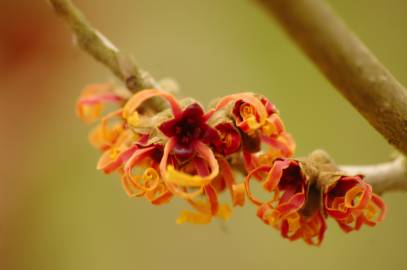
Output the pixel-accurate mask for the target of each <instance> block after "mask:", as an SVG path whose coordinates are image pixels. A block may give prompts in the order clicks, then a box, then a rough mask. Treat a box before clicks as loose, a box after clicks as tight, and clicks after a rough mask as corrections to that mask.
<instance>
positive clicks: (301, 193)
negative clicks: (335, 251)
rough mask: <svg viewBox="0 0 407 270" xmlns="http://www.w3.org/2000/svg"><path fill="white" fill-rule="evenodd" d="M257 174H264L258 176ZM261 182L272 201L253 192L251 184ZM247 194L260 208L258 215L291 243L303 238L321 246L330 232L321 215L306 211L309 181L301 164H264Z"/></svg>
mask: <svg viewBox="0 0 407 270" xmlns="http://www.w3.org/2000/svg"><path fill="white" fill-rule="evenodd" d="M255 175H260V177H259V176H257V177H255ZM253 180H254V181H258V182H260V183H261V186H262V188H263V190H264V191H266V192H267V193H268V194H270V195H269V199H268V200H261V199H259V198H257V197H256V196H255V195H254V194H253V193H252V191H251V181H253ZM245 186H246V191H247V195H248V197H249V199H250V201H251V202H252V203H254V204H255V205H256V206H257V216H258V217H259V218H260V219H261V220H262V221H263V222H264V223H265V224H267V225H270V226H271V227H273V228H275V229H277V230H279V231H280V233H281V235H282V236H283V237H284V238H287V239H289V240H297V239H303V240H304V241H305V242H307V243H308V244H311V245H319V244H320V243H321V241H322V240H323V237H324V233H325V230H326V224H325V220H324V218H323V217H322V215H321V212H320V211H318V210H316V211H313V212H312V213H307V214H305V212H303V211H302V210H303V209H304V207H305V203H306V199H307V198H306V197H307V195H308V194H307V191H308V189H309V180H308V179H307V177H306V175H305V174H304V172H303V171H302V168H301V165H300V162H299V161H296V160H291V159H282V158H279V159H276V160H274V162H273V164H272V165H262V166H260V167H258V168H256V169H254V170H252V171H251V172H250V173H249V174H248V175H247V177H246V180H245Z"/></svg>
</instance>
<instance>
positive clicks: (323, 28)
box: [49, 0, 407, 193]
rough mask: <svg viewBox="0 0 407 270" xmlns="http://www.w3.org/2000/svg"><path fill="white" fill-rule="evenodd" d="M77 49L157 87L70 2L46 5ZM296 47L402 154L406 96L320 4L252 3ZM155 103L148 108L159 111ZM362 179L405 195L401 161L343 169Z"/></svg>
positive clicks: (133, 83) (133, 82) (311, 0)
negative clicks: (260, 7)
mask: <svg viewBox="0 0 407 270" xmlns="http://www.w3.org/2000/svg"><path fill="white" fill-rule="evenodd" d="M49 1H50V3H51V5H52V6H53V8H54V10H55V12H56V13H57V14H58V15H59V16H60V17H61V18H62V19H63V20H64V21H65V22H66V23H67V25H68V26H69V27H70V28H71V30H72V32H73V33H74V36H75V39H76V42H77V44H78V45H79V47H80V48H82V49H83V50H84V51H86V52H87V53H89V54H90V55H92V56H93V57H94V58H95V59H96V60H98V61H99V62H101V63H102V64H103V65H105V66H106V67H108V68H109V69H110V70H111V71H112V72H113V74H115V75H116V76H117V77H118V78H119V79H120V80H122V81H123V82H124V83H125V84H126V86H127V88H129V89H130V90H132V91H138V90H141V89H145V88H151V87H159V85H158V83H156V82H155V81H154V79H153V78H152V77H151V76H150V75H148V73H145V72H142V71H141V70H140V69H139V68H138V67H137V66H136V65H135V64H134V61H133V60H132V59H131V58H129V57H126V56H124V55H123V54H122V53H121V52H120V51H119V49H117V48H116V47H115V46H114V45H113V44H112V43H111V42H110V41H109V40H108V39H107V38H106V37H104V36H103V35H102V34H101V33H100V32H98V31H97V30H95V29H94V28H93V27H92V26H91V25H90V24H89V23H88V22H87V20H86V19H85V17H84V16H83V14H82V13H81V12H80V11H79V9H78V8H77V7H75V6H74V4H73V3H72V2H71V1H70V0H49ZM257 1H259V2H261V3H262V4H263V5H264V6H265V7H266V8H267V9H268V10H269V11H271V12H272V14H273V15H274V16H275V17H276V18H277V20H278V21H279V22H280V23H281V24H282V26H283V27H284V28H285V29H286V30H287V32H288V33H289V35H291V36H292V37H293V39H294V40H295V41H296V42H297V43H298V44H299V45H300V47H301V48H303V49H304V51H305V52H306V53H307V54H308V56H309V57H310V58H311V59H312V60H313V61H314V62H315V64H316V65H317V66H318V67H319V68H320V69H321V71H322V72H323V73H324V74H325V75H326V77H327V78H328V79H329V80H330V81H331V82H332V83H333V84H334V85H335V86H336V87H337V89H338V90H339V91H340V92H341V93H342V94H343V95H344V96H345V97H346V98H347V99H348V100H349V101H350V102H351V103H352V104H353V106H354V107H355V108H356V109H358V111H359V112H360V113H361V114H362V115H363V116H364V117H365V118H366V119H367V120H368V121H369V122H370V123H371V124H372V126H374V127H375V128H376V129H377V130H378V131H379V132H380V133H381V134H382V135H383V136H384V137H385V138H386V139H387V140H388V141H389V142H390V143H391V144H393V145H394V146H396V147H397V148H398V149H399V150H400V151H401V152H402V153H403V154H407V125H406V123H407V92H406V90H405V89H404V87H403V86H402V85H401V84H400V83H399V82H398V81H397V80H396V79H395V78H394V77H393V76H392V75H391V74H390V72H389V71H388V70H387V69H386V68H385V67H384V66H383V65H382V64H381V63H380V62H379V61H378V60H377V59H376V58H375V57H374V56H373V55H372V54H371V53H370V52H369V50H368V49H367V48H366V47H365V46H364V45H363V43H362V42H361V41H360V40H359V39H358V38H357V37H356V36H355V35H354V34H353V33H351V32H350V31H349V30H348V29H347V28H346V26H345V25H344V23H343V22H342V21H341V20H340V19H339V18H338V17H337V16H336V15H335V14H334V13H333V12H332V11H331V10H330V9H329V7H328V6H327V5H326V4H325V3H324V2H323V1H321V0H257ZM160 105H161V104H159V103H157V102H156V103H153V105H152V106H156V107H159V106H160ZM340 169H341V170H342V171H344V172H345V173H349V174H364V175H365V176H366V178H365V179H366V181H367V182H369V183H370V184H372V185H373V188H374V189H375V191H377V192H378V193H382V192H387V191H394V190H407V173H406V166H405V161H404V157H400V158H398V159H396V160H394V161H392V162H388V163H383V164H378V165H371V166H343V167H340Z"/></svg>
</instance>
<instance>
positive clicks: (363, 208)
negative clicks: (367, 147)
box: [323, 175, 387, 232]
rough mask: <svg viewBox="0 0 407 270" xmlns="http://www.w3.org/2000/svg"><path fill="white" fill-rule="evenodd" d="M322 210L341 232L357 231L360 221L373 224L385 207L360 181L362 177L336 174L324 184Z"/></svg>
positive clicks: (376, 221)
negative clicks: (336, 175)
mask: <svg viewBox="0 0 407 270" xmlns="http://www.w3.org/2000/svg"><path fill="white" fill-rule="evenodd" d="M323 203H324V209H325V212H326V214H327V215H328V216H330V217H332V218H334V219H335V220H336V221H337V223H338V225H339V226H340V227H341V228H342V229H343V230H344V231H345V232H350V231H353V230H359V229H360V228H361V226H362V225H363V224H366V225H368V226H375V225H376V224H377V223H378V222H380V221H382V220H383V219H384V217H385V214H386V211H387V207H386V205H385V204H384V202H383V200H382V199H381V198H380V197H379V196H378V195H376V194H374V193H373V192H372V187H371V186H370V185H369V184H367V183H365V182H364V181H363V176H361V175H356V176H338V177H337V179H335V180H334V181H333V183H331V184H327V185H326V186H325V190H324V196H323Z"/></svg>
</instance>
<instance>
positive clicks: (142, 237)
mask: <svg viewBox="0 0 407 270" xmlns="http://www.w3.org/2000/svg"><path fill="white" fill-rule="evenodd" d="M74 2H75V3H76V4H77V5H78V6H79V7H80V8H81V9H82V10H83V12H84V13H85V14H86V15H87V17H88V19H89V20H90V21H91V22H92V24H93V25H94V26H96V27H97V28H98V29H99V30H100V31H101V32H103V33H104V34H105V35H106V36H108V37H109V38H110V39H111V40H112V41H113V42H114V43H115V44H116V45H117V46H118V47H120V48H121V49H123V50H124V51H127V52H131V53H132V54H133V55H134V56H135V57H136V59H137V60H138V63H139V64H140V65H141V66H142V67H143V68H144V69H146V70H148V71H149V72H151V73H152V74H153V75H154V76H155V77H156V78H162V77H172V78H175V79H176V80H177V81H178V82H179V84H180V86H181V90H182V93H183V94H185V95H188V96H192V97H194V98H197V99H199V100H201V101H202V103H204V104H205V103H207V102H209V101H210V100H211V99H212V98H214V97H217V96H220V95H226V94H229V93H232V92H236V91H255V92H259V93H262V94H265V95H267V96H268V97H269V98H270V99H271V100H272V102H273V103H274V104H276V105H277V107H278V108H279V109H280V111H281V114H282V117H283V119H284V121H285V123H286V127H287V129H288V130H289V131H290V132H291V133H292V134H293V135H294V137H295V139H296V141H297V145H298V150H297V155H298V156H301V155H306V154H307V153H309V152H311V151H312V150H314V149H317V148H323V149H325V150H327V151H328V152H329V153H330V154H331V155H332V156H333V157H335V159H336V160H337V162H338V163H341V164H343V163H347V164H368V163H374V162H381V161H385V160H387V159H388V157H389V155H390V153H391V152H392V148H391V147H390V146H389V145H388V144H387V143H386V141H385V140H384V139H383V138H382V137H381V136H380V135H379V134H378V133H377V132H376V131H375V130H374V129H373V128H372V127H370V126H369V125H368V124H367V122H366V121H365V120H364V119H363V118H362V117H361V116H360V115H359V114H358V113H357V112H356V111H355V109H353V108H352V107H351V106H350V105H349V104H348V103H347V102H346V101H345V100H344V99H343V98H342V97H341V96H340V95H339V94H338V93H337V92H336V91H335V90H334V89H333V87H332V86H331V85H330V84H329V83H328V82H327V81H326V80H325V79H324V78H323V77H322V75H321V74H320V73H319V72H318V71H317V70H316V68H315V67H314V66H313V65H312V64H311V63H310V62H309V61H308V60H307V59H306V58H305V56H304V55H303V54H302V52H300V51H299V50H298V49H297V48H296V47H295V46H294V44H293V43H292V42H291V41H290V40H289V39H288V38H287V37H286V36H285V34H284V33H283V32H282V31H281V30H280V29H279V27H278V26H277V25H276V24H275V23H274V22H273V21H272V20H271V19H270V18H269V16H268V14H266V12H264V10H261V8H259V6H257V5H256V4H255V3H254V1H250V0H221V1H218V0H207V1H198V0H194V1H191V0H172V1H166V0H115V1H113V0H98V1H84V0H76V1H74ZM328 2H329V3H330V4H331V5H332V6H333V7H334V9H335V10H336V11H337V13H339V14H340V15H341V16H342V17H343V18H344V20H345V21H346V22H347V23H348V25H349V26H350V27H351V28H352V29H353V30H354V31H355V32H356V33H357V34H358V35H359V36H360V38H361V39H362V40H363V41H365V43H366V44H367V45H368V47H369V48H370V49H371V50H372V51H373V52H374V53H375V54H376V55H377V56H378V58H379V59H380V60H381V61H382V62H383V63H384V64H385V65H386V66H387V67H388V68H389V69H390V70H391V71H392V73H393V74H394V75H395V76H396V77H397V78H398V79H399V80H400V81H401V82H402V83H403V84H404V85H407V73H406V70H407V50H405V48H406V47H407V2H406V1H404V0H358V1H353V0H329V1H328ZM112 78H113V77H112V75H111V74H110V73H109V72H108V71H107V70H106V68H105V67H103V66H101V65H100V64H98V63H96V62H95V61H94V60H93V59H91V58H90V57H89V56H88V55H86V54H85V53H83V52H82V51H80V50H79V49H77V48H75V47H74V45H73V43H72V36H71V34H70V32H69V31H68V30H67V29H66V28H65V27H64V24H63V23H62V21H60V20H59V19H58V18H57V17H56V16H55V15H54V14H53V13H52V11H51V9H50V6H49V5H48V3H47V1H46V0H40V1H33V0H16V1H5V0H1V1H0V147H1V148H0V149H1V150H0V269H6V270H9V269H43V270H45V269H78V270H80V269H100V270H102V269H179V270H182V269H195V270H200V269H232V268H233V269H236V270H237V269H281V268H284V269H294V268H297V267H301V269H326V268H329V269H361V268H362V269H368V268H369V269H383V268H387V269H405V265H406V264H407V256H406V255H405V251H406V248H407V232H405V231H404V230H405V228H406V227H407V211H406V210H405V209H404V206H406V205H407V195H406V194H402V193H391V194H385V195H384V199H385V201H386V202H387V204H388V207H389V211H388V215H387V218H386V220H385V221H384V222H383V223H382V224H379V225H378V226H377V227H375V228H368V227H365V228H364V229H363V230H362V231H360V232H356V233H351V234H344V233H343V232H342V231H340V229H339V228H338V226H337V225H336V224H335V223H334V222H332V220H330V221H329V222H328V230H327V233H326V237H325V241H324V243H323V244H322V246H321V247H319V248H315V247H310V246H307V245H306V244H305V243H303V242H302V241H297V242H289V241H287V240H285V239H283V238H281V237H280V235H279V233H278V232H277V231H275V230H272V229H270V228H268V227H266V226H264V225H263V224H262V223H261V222H260V220H258V219H257V218H256V217H255V209H254V207H252V206H250V205H248V206H246V207H245V208H244V209H236V210H235V211H234V213H233V217H232V219H231V220H230V221H229V222H228V223H225V224H223V223H219V222H217V221H215V222H213V223H212V224H210V225H205V226H199V225H198V226H197V225H176V224H175V218H176V216H177V214H178V211H179V210H180V209H182V208H183V207H184V206H185V205H184V204H183V203H182V202H175V201H174V202H173V203H171V204H169V205H166V206H163V207H154V206H151V205H149V204H148V203H147V202H145V201H143V200H136V201H133V200H130V199H128V198H127V196H126V194H125V193H124V192H123V191H122V188H121V185H120V183H119V180H118V177H117V176H116V175H112V176H105V175H103V174H102V173H101V172H98V171H96V169H95V166H96V165H95V164H96V161H97V160H98V156H99V153H98V152H97V151H95V150H94V149H93V148H91V146H90V145H89V144H88V142H87V133H88V131H89V130H90V127H89V126H85V125H84V124H82V123H81V122H80V121H79V120H78V119H77V118H76V117H75V114H74V105H75V101H76V98H77V97H78V94H79V93H80V91H81V89H82V88H83V87H84V86H85V85H86V84H89V83H93V82H104V81H106V80H110V79H112Z"/></svg>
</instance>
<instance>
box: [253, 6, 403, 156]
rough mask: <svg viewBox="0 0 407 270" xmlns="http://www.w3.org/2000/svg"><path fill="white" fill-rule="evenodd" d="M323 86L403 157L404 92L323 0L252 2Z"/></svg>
mask: <svg viewBox="0 0 407 270" xmlns="http://www.w3.org/2000/svg"><path fill="white" fill-rule="evenodd" d="M256 1H258V2H260V3H261V4H262V5H263V6H264V7H265V8H266V9H267V10H268V11H270V12H271V13H272V15H273V16H274V17H275V18H276V19H277V21H278V22H280V24H281V25H282V27H283V28H284V29H285V30H286V31H287V33H288V34H289V35H290V36H291V37H292V38H293V40H294V41H295V42H296V43H297V44H298V45H299V46H300V47H301V48H302V49H303V50H304V52H305V53H306V54H307V55H308V57H309V58H310V59H311V60H312V61H313V62H314V63H315V64H316V65H317V67H318V68H319V69H320V70H321V71H322V72H323V73H324V74H325V76H326V77H327V78H328V80H329V81H330V82H331V83H332V84H333V85H334V86H335V87H336V88H337V89H338V90H339V91H340V92H341V93H342V94H343V95H344V96H345V97H346V98H347V99H348V101H350V102H351V103H352V105H353V106H354V107H355V108H356V109H357V110H358V111H359V112H360V113H361V114H362V115H363V116H364V117H365V118H366V119H367V120H368V121H369V123H370V124H371V125H372V126H373V127H374V128H375V129H376V130H377V131H379V132H380V133H381V134H382V135H383V136H384V137H385V138H386V139H387V141H388V142H389V143H390V144H392V145H394V146H395V147H397V148H398V149H399V150H400V151H401V152H402V153H403V154H404V155H407V91H406V89H405V88H404V87H403V86H402V85H401V84H400V83H399V82H398V81H397V80H396V79H395V78H394V77H393V76H392V75H391V74H390V72H389V71H388V70H387V69H386V68H385V67H384V66H383V65H382V64H381V63H380V62H379V61H378V60H377V58H376V57H375V56H374V55H373V54H372V53H371V52H370V51H369V50H368V49H367V47H366V46H365V45H364V44H363V43H362V42H361V41H360V40H359V39H358V38H357V37H356V35H355V34H353V33H352V32H351V31H350V30H349V29H348V28H347V27H346V26H345V24H344V23H343V22H342V20H341V19H340V18H338V17H337V16H336V15H335V14H334V12H333V11H332V10H331V9H330V7H329V6H328V5H327V4H326V3H325V2H324V1H323V0H256Z"/></svg>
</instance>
